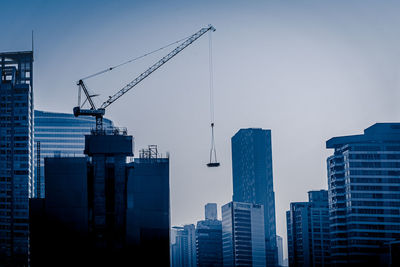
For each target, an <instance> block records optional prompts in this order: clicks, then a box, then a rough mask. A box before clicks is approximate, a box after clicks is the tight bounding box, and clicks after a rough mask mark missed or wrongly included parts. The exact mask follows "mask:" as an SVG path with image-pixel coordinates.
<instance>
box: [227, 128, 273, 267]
mask: <svg viewBox="0 0 400 267" xmlns="http://www.w3.org/2000/svg"><path fill="white" fill-rule="evenodd" d="M232 174H233V201H237V202H246V203H253V204H261V205H263V207H264V232H265V249H266V255H267V265H268V266H276V265H277V264H278V262H277V247H276V223H275V194H274V186H273V177H272V146H271V130H263V129H260V128H250V129H240V130H239V131H238V132H237V133H236V134H235V135H234V136H233V137H232Z"/></svg>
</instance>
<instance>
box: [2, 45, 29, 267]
mask: <svg viewBox="0 0 400 267" xmlns="http://www.w3.org/2000/svg"><path fill="white" fill-rule="evenodd" d="M32 66H33V53H32V52H31V51H28V52H10V53H0V75H1V77H0V79H1V80H0V265H1V266H3V265H11V266H14V265H25V264H27V263H28V233H29V222H28V220H29V197H30V196H32V191H33V189H34V184H33V179H32V177H33V176H32V175H33V72H32Z"/></svg>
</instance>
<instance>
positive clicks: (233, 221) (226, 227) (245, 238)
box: [222, 202, 266, 267]
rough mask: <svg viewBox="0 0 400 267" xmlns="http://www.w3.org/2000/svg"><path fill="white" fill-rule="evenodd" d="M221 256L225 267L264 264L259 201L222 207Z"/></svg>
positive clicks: (263, 265)
mask: <svg viewBox="0 0 400 267" xmlns="http://www.w3.org/2000/svg"><path fill="white" fill-rule="evenodd" d="M222 255H223V266H225V267H236V266H237V267H239V266H240V267H265V266H266V255H265V234H264V209H263V206H262V205H260V204H253V203H241V202H230V203H228V204H225V205H224V206H222Z"/></svg>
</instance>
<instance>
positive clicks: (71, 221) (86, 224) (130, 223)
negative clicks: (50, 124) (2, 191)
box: [30, 128, 170, 266]
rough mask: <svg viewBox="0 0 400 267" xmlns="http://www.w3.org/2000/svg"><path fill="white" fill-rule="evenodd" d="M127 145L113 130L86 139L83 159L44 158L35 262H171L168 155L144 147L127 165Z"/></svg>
mask: <svg viewBox="0 0 400 267" xmlns="http://www.w3.org/2000/svg"><path fill="white" fill-rule="evenodd" d="M132 146H133V138H132V136H128V135H127V133H126V130H118V129H117V128H114V129H112V131H111V132H109V131H108V130H105V131H102V132H97V131H94V132H93V134H91V135H86V136H85V154H86V155H87V156H88V157H53V158H46V159H45V178H46V197H45V199H32V200H31V207H32V217H31V218H32V220H31V221H30V223H31V234H30V237H31V265H32V266H76V265H78V266H92V265H93V266H94V265H96V266H114V265H115V266H122V265H125V264H126V263H129V264H131V265H135V266H136V265H137V266H169V258H170V255H169V219H170V217H169V160H168V159H167V158H159V157H158V156H157V155H156V156H155V157H153V154H152V153H148V151H147V150H145V151H141V153H140V158H139V159H135V161H134V162H133V163H132V162H130V163H126V161H127V159H128V158H127V157H128V156H132V151H133V149H132ZM152 151H154V150H152ZM155 151H157V150H156V149H155ZM142 156H143V157H142ZM33 210H35V212H33ZM37 214H44V216H37ZM154 255H156V257H155V256H154Z"/></svg>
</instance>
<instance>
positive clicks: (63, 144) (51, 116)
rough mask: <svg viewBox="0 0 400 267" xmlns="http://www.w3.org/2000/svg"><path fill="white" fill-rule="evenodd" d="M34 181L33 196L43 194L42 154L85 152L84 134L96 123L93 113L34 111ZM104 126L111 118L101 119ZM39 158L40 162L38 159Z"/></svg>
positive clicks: (58, 155)
mask: <svg viewBox="0 0 400 267" xmlns="http://www.w3.org/2000/svg"><path fill="white" fill-rule="evenodd" d="M34 118H35V119H34V122H35V126H34V129H35V131H34V140H35V142H34V151H35V157H34V164H35V165H34V166H35V172H34V184H35V185H36V186H35V190H34V191H33V196H34V197H37V198H43V197H44V192H45V178H44V158H46V157H61V156H62V157H68V156H76V157H77V156H84V153H83V150H84V149H85V135H88V134H90V131H91V130H92V129H94V128H95V127H96V119H95V118H93V117H86V116H81V117H75V116H74V115H73V114H68V113H59V112H48V111H41V110H35V111H34ZM103 124H104V126H105V127H106V128H109V127H112V126H113V123H112V121H110V120H108V119H103ZM39 161H40V166H38V164H37V163H38V162H39Z"/></svg>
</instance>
